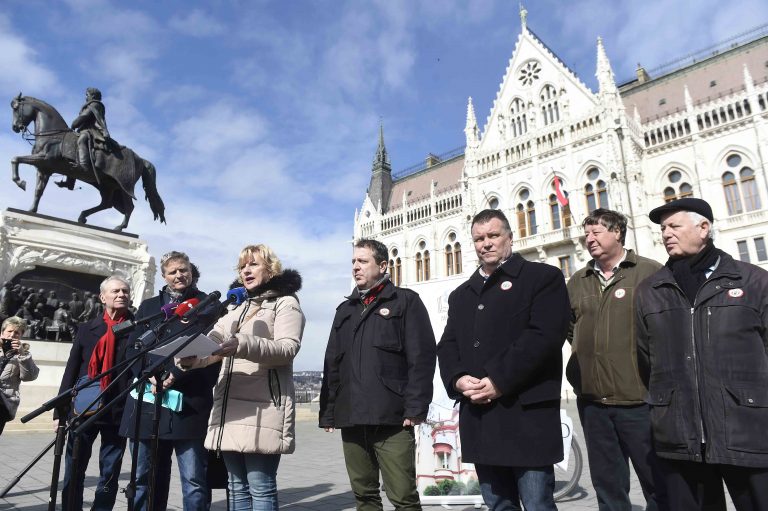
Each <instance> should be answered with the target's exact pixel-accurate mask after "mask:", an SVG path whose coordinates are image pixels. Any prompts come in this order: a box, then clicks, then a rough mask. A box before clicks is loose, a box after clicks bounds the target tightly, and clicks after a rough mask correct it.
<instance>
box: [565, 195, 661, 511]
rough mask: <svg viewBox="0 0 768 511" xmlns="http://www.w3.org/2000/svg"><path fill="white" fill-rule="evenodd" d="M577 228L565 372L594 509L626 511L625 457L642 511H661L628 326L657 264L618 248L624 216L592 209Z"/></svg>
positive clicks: (632, 334) (645, 410)
mask: <svg viewBox="0 0 768 511" xmlns="http://www.w3.org/2000/svg"><path fill="white" fill-rule="evenodd" d="M581 225H582V227H583V228H584V234H585V243H586V246H587V250H588V251H589V255H590V256H592V260H591V261H589V262H588V263H587V266H586V267H584V268H582V269H581V270H579V271H577V272H576V273H575V274H574V275H573V277H571V279H570V280H569V281H568V297H569V298H570V302H571V326H570V330H569V333H568V340H569V341H570V342H571V344H572V354H571V359H570V361H569V362H568V366H567V368H566V371H565V372H566V375H567V377H568V381H569V382H570V384H571V385H572V386H573V389H574V392H576V396H577V405H578V409H579V419H580V420H581V425H582V428H583V429H584V438H585V440H586V443H587V454H588V456H587V459H588V460H589V472H590V475H591V477H592V486H593V487H594V488H595V493H596V494H597V505H598V508H599V509H600V511H631V509H632V502H631V500H630V498H629V462H628V460H629V459H631V460H632V465H633V466H634V468H635V472H636V473H637V477H638V479H639V480H640V486H641V487H642V489H643V495H644V496H645V500H646V510H647V511H656V510H657V509H659V508H661V509H666V502H665V501H664V496H665V492H664V491H663V482H660V480H659V479H660V474H659V473H658V464H657V460H656V454H655V453H654V452H653V445H652V443H651V417H650V411H649V408H648V405H647V404H646V403H645V396H646V393H647V390H646V389H645V386H644V385H643V383H642V382H641V381H640V375H639V374H638V372H637V363H636V361H635V360H636V359H635V349H636V344H635V341H636V339H637V337H636V335H635V325H634V323H635V308H634V305H635V290H636V289H637V286H638V285H639V284H640V282H642V281H643V280H644V279H645V278H646V277H648V276H650V275H652V274H654V273H656V271H657V270H658V269H659V268H661V265H660V264H659V263H657V262H656V261H653V260H651V259H647V258H645V257H641V256H639V255H637V254H636V253H635V252H634V251H633V250H632V249H626V248H624V241H625V238H626V235H627V218H626V217H625V216H624V215H622V214H621V213H619V212H618V211H611V210H608V209H596V210H594V211H593V212H592V213H590V214H589V216H588V217H587V218H585V219H584V221H583V222H582V224H581ZM659 497H661V498H659Z"/></svg>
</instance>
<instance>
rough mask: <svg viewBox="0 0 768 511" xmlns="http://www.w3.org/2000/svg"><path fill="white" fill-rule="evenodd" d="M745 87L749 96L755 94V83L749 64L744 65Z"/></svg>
mask: <svg viewBox="0 0 768 511" xmlns="http://www.w3.org/2000/svg"><path fill="white" fill-rule="evenodd" d="M744 87H745V88H746V89H747V95H748V96H752V95H753V94H754V93H755V81H754V80H753V79H752V75H751V74H750V73H749V69H748V68H747V64H746V63H745V64H744Z"/></svg>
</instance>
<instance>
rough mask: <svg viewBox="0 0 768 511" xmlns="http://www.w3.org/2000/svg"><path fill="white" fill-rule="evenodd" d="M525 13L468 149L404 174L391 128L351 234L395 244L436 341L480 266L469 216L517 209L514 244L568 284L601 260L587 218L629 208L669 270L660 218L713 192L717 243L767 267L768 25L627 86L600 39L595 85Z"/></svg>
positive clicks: (651, 252)
mask: <svg viewBox="0 0 768 511" xmlns="http://www.w3.org/2000/svg"><path fill="white" fill-rule="evenodd" d="M521 19H522V30H521V33H520V35H519V37H518V39H517V44H516V46H515V49H514V52H513V54H512V57H511V59H510V60H509V64H508V65H507V68H506V71H505V73H504V76H503V78H502V80H501V84H500V86H499V90H498V92H497V94H496V99H495V101H494V102H493V106H492V107H491V110H490V113H489V114H488V117H487V119H486V121H485V124H484V126H483V127H482V129H481V127H480V126H479V125H478V123H477V119H476V116H475V111H474V107H473V105H472V99H471V98H470V99H469V102H468V105H467V119H466V125H465V127H464V133H465V134H466V147H464V148H462V149H461V150H458V151H454V152H453V153H450V154H447V155H443V156H441V157H438V156H434V155H429V157H428V158H427V160H426V163H425V164H424V165H421V166H420V167H418V168H413V169H410V170H408V171H405V172H402V173H400V175H399V176H397V175H396V176H393V175H392V170H391V165H390V160H389V156H388V154H387V151H386V148H385V145H384V137H383V132H380V135H379V146H378V149H377V151H376V155H375V158H374V163H373V169H372V173H371V181H370V186H369V188H368V192H367V194H366V197H365V199H364V201H363V204H362V207H361V209H360V210H359V211H357V212H356V213H355V227H354V237H355V238H361V237H373V238H376V239H378V240H380V241H382V242H384V243H385V244H386V245H387V246H388V247H389V250H390V266H391V270H390V272H391V275H392V278H393V280H394V281H395V283H397V284H399V285H403V286H406V287H409V288H412V289H414V290H416V291H417V292H418V293H419V294H420V295H421V297H422V299H423V300H424V303H425V304H426V306H427V308H428V310H429V312H430V316H431V318H432V322H433V326H434V329H435V333H436V335H437V336H438V338H439V336H440V334H441V333H442V330H443V326H444V322H445V319H446V313H447V297H448V294H449V293H450V291H452V290H453V289H454V288H455V287H456V286H457V285H458V284H459V283H460V282H461V281H463V280H465V279H466V278H468V276H469V274H470V273H471V272H472V271H474V270H475V268H476V267H477V257H476V256H475V253H474V249H473V246H472V241H471V238H470V232H469V231H470V220H471V218H472V216H473V215H474V214H475V213H477V212H478V211H480V210H482V209H484V208H499V209H501V210H502V211H504V213H505V214H506V215H507V217H508V218H509V220H510V223H511V224H512V228H513V231H514V232H513V237H514V243H513V246H514V249H515V251H517V252H518V253H519V254H521V255H522V256H523V257H525V258H526V259H530V260H535V261H541V262H546V263H549V264H552V265H554V266H557V267H559V268H561V269H562V271H563V273H564V275H565V277H566V278H568V277H569V276H570V275H571V273H572V272H574V271H575V270H576V269H578V268H580V267H582V266H584V265H585V264H586V263H587V261H588V260H589V253H588V252H587V250H586V248H585V245H584V236H583V233H582V229H581V227H580V224H581V221H582V219H583V218H584V217H585V215H586V214H587V212H588V211H590V210H592V209H594V208H596V207H608V208H610V209H615V210H619V211H622V212H623V213H624V214H626V215H627V217H628V218H629V221H630V226H631V230H630V232H629V233H628V235H627V242H626V244H627V246H628V247H630V248H635V249H636V250H637V252H638V253H640V254H642V255H645V256H648V257H652V258H655V259H657V260H659V261H662V262H663V261H665V260H666V253H665V251H664V248H663V246H662V245H661V243H660V231H659V229H658V226H657V225H655V224H653V223H651V222H650V220H649V219H648V215H647V213H648V211H650V210H651V209H652V208H654V207H656V206H658V205H660V204H662V203H663V202H664V201H668V200H672V199H674V198H679V197H684V196H693V197H701V198H703V199H705V200H707V201H708V202H709V203H710V204H711V205H712V209H713V211H714V215H715V222H714V228H715V240H716V244H717V245H718V246H719V247H720V248H722V249H723V250H725V251H727V252H729V253H731V254H732V255H734V257H737V258H740V259H742V260H745V261H747V260H748V261H750V262H752V263H754V264H758V265H761V266H763V267H764V268H766V269H768V254H767V253H766V239H768V184H767V180H766V172H767V171H768V125H767V124H768V35H766V33H767V32H766V30H765V27H763V29H762V30H761V31H759V32H757V33H756V35H755V34H753V37H752V39H751V40H747V41H746V42H740V43H739V44H731V45H730V46H728V47H727V49H724V50H720V51H717V52H714V53H713V52H711V51H710V52H709V53H708V54H707V55H706V56H705V57H704V58H700V59H698V60H696V61H694V62H692V63H688V64H686V65H685V66H683V67H679V68H678V69H675V70H672V71H669V72H667V73H666V74H660V75H659V76H649V74H648V73H647V72H646V71H645V70H644V69H643V68H641V67H639V66H638V71H637V78H636V79H635V80H633V81H631V82H629V83H626V84H623V85H617V84H616V82H615V79H614V75H613V71H612V69H611V64H610V61H609V59H608V55H607V52H606V49H605V48H604V47H603V44H602V41H601V40H600V39H599V38H598V39H597V51H596V55H597V58H596V76H597V81H598V84H599V90H598V91H597V92H593V91H592V90H590V89H589V88H588V87H587V86H586V85H584V83H583V82H582V81H581V80H580V79H579V77H578V76H576V74H574V73H573V71H571V70H570V69H569V68H568V66H567V65H566V64H565V63H563V62H562V60H560V59H559V58H558V56H557V55H555V54H554V53H553V52H552V51H551V50H550V49H549V48H548V47H547V46H546V44H544V42H542V41H541V40H540V39H539V38H538V37H537V36H536V35H535V34H534V33H533V32H532V31H531V29H530V28H528V27H527V26H526V22H525V15H524V14H523V15H522V16H521ZM479 92H481V93H482V91H479ZM457 129H460V126H457ZM556 179H558V180H559V181H560V183H561V190H562V192H563V194H564V195H567V197H568V204H567V206H565V207H564V206H562V205H561V203H560V202H558V200H557V196H556V191H555V180H556ZM568 351H569V350H568Z"/></svg>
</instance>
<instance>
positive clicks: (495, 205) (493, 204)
mask: <svg viewBox="0 0 768 511" xmlns="http://www.w3.org/2000/svg"><path fill="white" fill-rule="evenodd" d="M488 208H490V209H499V199H497V198H496V197H491V198H490V200H489V201H488Z"/></svg>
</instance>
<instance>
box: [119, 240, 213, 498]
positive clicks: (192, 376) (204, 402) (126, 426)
mask: <svg viewBox="0 0 768 511" xmlns="http://www.w3.org/2000/svg"><path fill="white" fill-rule="evenodd" d="M160 273H161V275H162V277H163V279H164V280H165V286H163V288H162V289H161V290H160V293H159V294H158V295H157V296H154V297H152V298H148V299H147V300H144V301H143V302H142V303H141V305H140V306H139V310H138V312H137V313H136V317H139V318H145V317H150V316H152V315H155V314H157V313H158V312H160V311H161V308H162V307H163V306H168V305H169V304H170V305H171V306H173V304H176V305H178V304H180V303H182V302H184V301H185V300H189V299H192V298H194V299H197V300H202V299H203V298H205V297H206V294H205V293H203V292H202V291H200V290H199V289H197V279H196V278H195V277H194V274H193V271H192V263H191V262H190V261H189V256H187V254H185V253H183V252H176V251H172V252H169V253H167V254H165V255H163V257H162V258H161V259H160ZM198 277H199V274H198ZM163 319H164V318H162V317H158V318H157V319H155V320H154V321H152V322H151V323H150V324H148V325H147V324H142V325H140V326H138V327H137V328H136V329H135V330H134V331H133V332H132V333H131V336H130V339H129V342H128V352H127V358H130V357H132V356H133V355H134V354H135V353H136V351H135V350H134V349H133V346H134V343H135V342H136V340H138V339H139V338H140V337H141V336H142V335H143V334H144V333H145V332H146V331H147V330H149V329H154V328H156V327H158V326H159V325H160V323H162V321H163ZM202 321H204V319H203V320H202ZM184 327H185V325H183V324H181V323H179V322H175V323H173V326H172V327H169V328H168V329H165V330H162V331H161V332H159V338H160V339H170V338H173V336H174V335H180V334H181V332H180V330H181V329H182V328H184ZM148 358H149V360H148V361H147V367H148V366H149V365H151V364H154V363H156V362H157V361H158V360H159V359H160V358H161V357H159V356H150V357H148ZM219 369H220V366H219V364H212V365H210V366H208V367H206V368H205V369H201V370H199V371H189V372H186V371H183V370H181V369H179V368H177V367H176V366H175V365H173V361H171V362H169V366H168V368H167V376H166V377H165V379H164V380H163V389H164V390H168V391H170V390H173V391H175V392H178V393H180V394H181V396H180V399H181V409H180V410H179V411H172V410H171V409H169V408H168V407H166V406H162V407H161V408H160V429H159V431H158V435H159V441H158V452H157V466H156V467H155V481H154V483H155V486H154V489H155V493H154V502H153V506H152V509H153V510H157V511H160V510H164V509H165V508H166V507H167V504H168V491H169V487H170V482H171V465H172V462H171V456H172V454H173V453H174V451H175V452H176V464H177V465H178V469H179V478H180V480H181V493H182V505H183V508H184V510H185V511H194V510H206V509H208V508H210V500H211V491H210V489H209V488H208V484H207V481H206V470H207V466H208V451H207V450H206V449H205V446H204V445H203V439H204V438H205V434H206V430H207V427H206V426H207V424H208V417H209V415H210V413H211V407H212V406H213V385H214V384H215V383H216V377H217V375H218V374H219ZM140 370H141V366H140V365H139V364H135V365H134V371H133V375H134V377H138V376H139V372H140ZM152 390H153V392H154V391H155V389H154V385H153V386H152ZM136 403H137V401H136V399H135V398H134V397H129V398H128V400H127V401H126V404H125V411H124V412H123V417H122V422H121V424H120V435H121V436H123V437H126V438H131V439H132V438H133V434H134V419H135V415H136ZM141 415H142V417H141V422H140V428H141V429H140V430H139V432H138V434H139V436H138V438H139V452H138V459H137V467H136V497H135V499H134V509H136V510H138V511H145V510H147V509H148V508H149V502H148V497H149V495H148V489H149V477H150V471H151V467H150V459H151V448H152V441H151V438H152V430H153V419H154V415H155V405H154V403H149V402H147V401H143V402H142V407H141Z"/></svg>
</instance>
